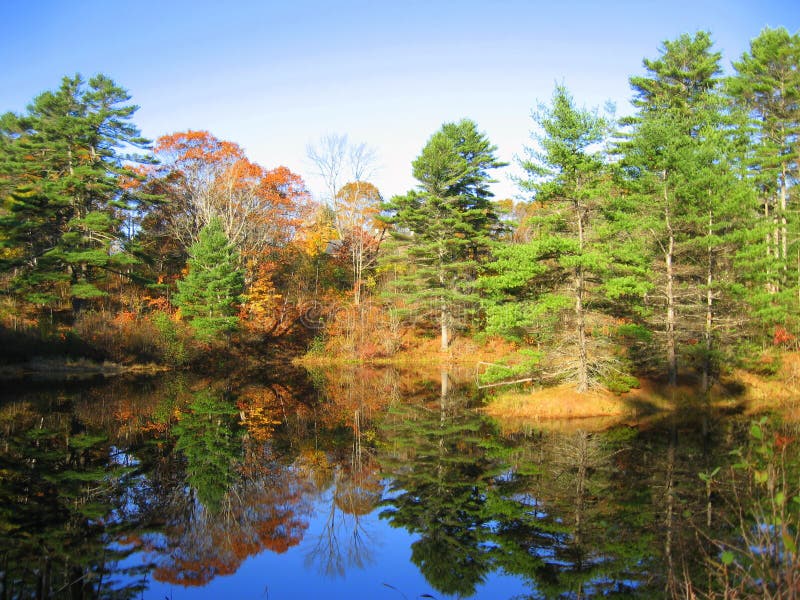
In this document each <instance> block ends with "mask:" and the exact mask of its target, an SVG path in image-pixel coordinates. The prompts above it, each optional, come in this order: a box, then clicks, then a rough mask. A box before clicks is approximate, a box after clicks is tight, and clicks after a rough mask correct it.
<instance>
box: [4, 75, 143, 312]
mask: <svg viewBox="0 0 800 600" xmlns="http://www.w3.org/2000/svg"><path fill="white" fill-rule="evenodd" d="M129 100H130V96H129V94H128V93H127V92H126V91H125V90H124V89H122V88H121V87H119V86H118V85H117V84H115V83H114V82H113V81H112V80H111V79H109V78H108V77H106V76H104V75H98V76H96V77H93V78H92V79H90V80H89V81H88V82H84V80H83V79H82V78H81V77H80V76H79V75H76V76H74V77H65V78H64V80H63V81H62V84H61V87H60V88H59V89H58V90H56V91H53V92H44V93H43V94H41V95H39V96H37V97H36V98H35V99H34V101H33V102H32V103H31V104H30V106H28V110H27V113H26V114H24V115H16V114H12V113H7V114H5V115H3V116H2V117H0V172H2V174H3V175H4V177H3V178H4V181H5V185H4V189H3V190H2V191H3V193H4V194H7V195H6V196H5V200H4V203H3V211H2V213H0V244H2V247H3V248H4V249H5V250H6V251H5V252H4V253H3V254H2V255H0V269H2V270H3V271H6V272H9V273H11V275H12V277H11V288H12V289H13V290H14V291H15V292H16V293H17V294H18V295H20V296H21V297H23V298H25V299H26V300H28V301H32V302H34V303H37V304H50V305H52V304H54V303H55V302H57V301H58V299H59V298H60V297H71V298H73V299H76V300H82V299H83V300H85V299H91V298H96V297H99V296H102V295H104V292H103V291H102V290H101V289H100V288H99V287H98V286H97V284H98V282H99V281H101V280H102V279H103V278H104V276H105V275H107V274H108V273H110V272H116V273H119V272H121V271H122V270H124V269H126V268H127V267H128V265H130V264H132V263H133V262H135V259H134V257H133V254H132V253H131V252H130V251H129V250H130V248H129V246H130V240H129V239H126V238H125V235H124V232H123V228H122V218H123V216H124V214H125V211H131V210H136V207H137V206H138V205H139V203H141V202H148V201H151V200H153V198H152V197H148V196H140V197H136V196H135V195H134V194H133V193H132V192H131V191H130V189H126V186H125V185H124V184H125V182H127V181H131V180H132V179H135V178H136V177H137V176H136V174H135V173H134V171H133V170H132V169H131V165H133V164H135V163H146V162H149V161H150V160H151V159H150V157H149V156H147V155H143V154H137V153H133V154H123V153H122V152H121V149H122V148H140V149H145V148H147V147H148V145H149V142H148V140H146V139H144V138H142V137H141V136H140V135H139V130H138V129H137V128H136V127H135V126H134V125H133V124H132V123H131V122H130V119H131V117H132V116H133V114H134V113H135V112H136V110H137V108H138V107H137V106H135V105H131V104H127V102H128V101H129ZM65 286H66V287H65Z"/></svg>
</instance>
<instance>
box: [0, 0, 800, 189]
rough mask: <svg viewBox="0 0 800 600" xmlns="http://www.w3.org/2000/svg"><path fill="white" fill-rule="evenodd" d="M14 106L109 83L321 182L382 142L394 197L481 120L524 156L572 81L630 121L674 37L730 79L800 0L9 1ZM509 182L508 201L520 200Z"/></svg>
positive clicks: (142, 122) (164, 121)
mask: <svg viewBox="0 0 800 600" xmlns="http://www.w3.org/2000/svg"><path fill="white" fill-rule="evenodd" d="M0 20H2V22H3V23H4V26H3V35H2V36H0V65H2V68H0V112H3V111H6V110H13V111H22V110H24V108H25V106H26V104H27V103H28V102H29V101H30V100H31V99H32V98H33V97H34V96H35V95H36V94H38V93H40V92H42V91H44V90H46V89H53V88H55V87H57V86H58V84H59V82H60V79H61V77H62V76H64V75H67V74H74V73H76V72H79V73H81V74H83V75H84V76H90V75H93V74H96V73H105V74H107V75H109V76H110V77H112V78H113V79H114V80H115V81H116V82H117V83H118V84H120V85H122V86H123V87H125V88H127V89H128V90H129V91H130V92H131V94H132V96H133V101H134V102H135V103H136V104H138V105H139V106H140V107H141V108H140V110H139V112H138V113H137V114H136V117H135V122H136V123H137V124H138V125H139V127H140V128H141V129H142V132H143V133H144V134H145V135H146V136H149V137H151V138H155V137H158V136H160V135H163V134H166V133H172V132H175V131H182V130H186V129H205V130H209V131H211V132H212V133H213V134H214V135H216V136H217V137H219V138H222V139H227V140H230V141H233V142H236V143H238V144H240V145H241V146H243V147H244V148H245V150H246V151H247V154H248V156H249V157H250V158H251V159H252V160H254V161H256V162H258V163H260V164H262V165H264V166H266V167H275V166H278V165H285V166H287V167H289V168H290V169H292V170H293V171H295V172H297V173H299V174H301V175H302V176H303V177H304V178H305V179H306V181H307V183H308V184H309V187H310V188H311V190H312V191H314V192H321V189H322V188H321V186H320V185H319V182H318V180H317V179H316V177H315V176H314V174H313V171H314V169H313V166H312V165H311V164H310V163H309V162H308V160H307V158H306V151H305V148H306V145H307V144H308V143H309V142H313V141H315V140H317V139H319V137H320V136H322V135H323V134H326V133H342V134H344V133H346V134H348V135H349V137H350V139H351V140H353V141H363V142H366V143H367V144H369V145H371V146H373V147H374V148H375V149H376V150H377V152H378V154H379V163H380V168H379V170H378V171H377V172H376V173H375V174H374V176H373V178H372V179H373V181H374V182H375V183H376V184H377V185H378V187H379V188H380V189H381V191H382V192H383V193H384V195H392V194H396V193H402V192H404V191H406V190H407V189H409V188H411V187H413V186H414V184H415V182H414V180H413V178H412V176H411V161H412V160H413V159H414V158H415V157H416V156H417V154H418V153H419V151H420V150H421V149H422V147H423V145H424V144H425V142H426V141H427V139H428V137H429V136H430V135H431V134H432V133H433V132H434V131H435V130H436V129H438V127H439V126H440V125H441V124H442V123H443V122H445V121H454V120H458V119H460V118H462V117H469V118H472V119H474V120H475V121H476V122H477V123H478V125H479V127H480V128H481V130H482V131H484V132H485V133H486V134H487V136H488V137H489V139H490V140H491V141H492V142H493V143H494V144H496V145H497V146H498V154H499V156H500V157H501V158H502V159H504V160H506V161H513V158H514V156H515V155H517V154H520V153H521V152H522V148H523V145H524V144H526V143H527V142H528V134H529V131H530V129H531V127H532V121H531V119H530V112H531V109H532V108H534V107H535V106H536V104H537V102H542V101H548V100H549V98H550V96H551V94H552V90H553V86H554V84H555V83H556V82H563V83H565V84H566V85H567V87H568V88H569V89H570V91H571V92H572V94H573V96H574V97H575V99H576V100H577V102H578V103H579V104H582V105H586V106H589V107H593V106H602V105H603V104H604V103H605V101H606V100H611V101H613V102H615V103H616V104H617V109H618V113H620V114H621V113H625V112H627V111H628V110H629V105H628V99H629V98H630V88H629V86H628V77H630V76H631V75H634V74H639V73H641V72H642V59H643V58H645V57H648V58H655V57H657V56H658V48H659V46H660V44H661V43H662V42H663V41H664V40H669V39H674V38H675V37H677V36H678V35H680V34H681V33H693V32H695V31H697V30H700V29H704V30H708V31H710V32H711V34H712V37H713V39H714V40H715V43H716V49H717V50H720V51H721V52H722V53H723V65H724V66H725V68H727V69H729V68H730V63H731V61H732V60H735V59H737V58H738V57H739V56H740V55H741V53H742V52H743V51H745V50H746V49H747V48H748V45H749V42H750V40H751V39H752V38H753V37H755V36H757V35H758V33H759V32H760V31H761V30H762V29H763V28H764V27H766V26H769V27H779V26H783V27H786V28H787V29H788V30H789V31H790V32H797V31H798V30H799V29H800V6H799V5H798V4H797V2H795V1H790V0H760V1H759V0H754V1H743V0H727V1H716V0H709V1H704V0H694V1H691V2H689V1H684V0H680V1H676V2H669V1H666V0H663V1H661V2H654V1H650V0H638V1H629V0H623V1H619V2H611V1H609V2H591V1H588V0H580V1H569V0H563V1H560V2H559V1H557V0H549V1H534V0H530V1H527V2H524V1H516V0H505V1H497V2H488V1H486V2H473V1H471V0H462V1H460V2H455V1H453V2H437V1H434V0H431V1H428V2H424V1H417V0H406V1H396V2H382V1H379V0H373V1H372V2H356V1H348V0H342V1H336V2H311V1H307V0H296V1H294V2H282V3H277V2H269V1H260V2H259V1H255V0H253V1H241V2H237V1H234V0H230V1H228V2H222V1H221V0H220V1H215V2H209V1H204V0H193V1H188V2H184V1H172V2H171V1H169V0H161V2H154V1H150V0H144V1H138V2H108V1H94V0H91V1H83V2H81V1H60V2H59V1H46V0H40V1H27V0H0ZM512 170H513V168H508V169H505V170H504V172H503V173H500V174H499V175H498V177H499V179H500V180H501V181H500V182H499V183H498V184H496V185H495V193H496V194H497V195H498V196H499V197H504V196H509V195H511V194H514V193H515V188H514V186H513V184H511V183H510V182H509V181H508V175H509V173H511V172H512Z"/></svg>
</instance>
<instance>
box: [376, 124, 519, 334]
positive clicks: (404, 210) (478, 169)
mask: <svg viewBox="0 0 800 600" xmlns="http://www.w3.org/2000/svg"><path fill="white" fill-rule="evenodd" d="M495 151H496V148H495V147H494V146H492V145H491V144H490V143H489V141H488V139H487V138H486V136H485V135H484V134H482V133H480V132H479V131H478V128H477V125H476V124H475V123H474V122H472V121H470V120H468V119H464V120H462V121H459V122H458V123H445V124H444V125H442V127H441V129H440V130H439V131H437V132H436V133H434V134H433V136H431V138H430V140H428V143H427V144H426V145H425V147H424V148H423V149H422V152H421V153H420V155H419V156H418V157H417V159H416V160H415V161H414V163H413V172H414V177H415V178H416V179H417V180H418V181H419V182H420V183H419V188H420V191H419V192H417V191H411V192H409V193H408V194H406V195H405V196H395V197H394V198H392V199H391V201H390V202H388V203H387V204H385V205H384V207H383V208H384V211H385V216H384V219H385V221H386V222H388V223H391V224H393V225H394V226H395V228H396V229H395V232H394V233H395V235H396V236H398V237H399V238H400V239H402V240H403V241H404V242H405V251H406V255H407V257H408V260H410V261H411V263H412V264H413V270H411V271H409V272H407V273H404V274H403V275H401V276H400V277H399V278H398V279H397V280H396V282H395V284H394V288H395V293H396V294H397V295H398V296H400V297H401V298H402V299H403V300H404V301H405V303H407V304H410V305H414V306H416V307H417V309H416V310H417V313H418V314H419V313H422V315H421V316H423V317H424V318H430V314H435V315H436V316H435V319H436V320H438V321H439V322H440V324H441V325H442V326H443V333H444V332H445V331H446V330H447V329H449V328H450V327H451V326H452V325H454V324H456V323H457V321H458V319H457V315H456V312H457V309H459V308H462V309H463V308H469V307H471V306H473V305H474V304H475V303H476V300H477V298H476V297H475V296H474V295H473V294H472V293H471V288H472V282H473V280H474V278H475V274H476V271H477V267H478V265H479V264H480V262H481V261H482V260H483V259H484V258H485V257H486V255H487V254H488V247H489V242H490V240H491V238H492V236H494V235H495V234H496V233H497V232H498V231H499V230H500V229H501V224H500V220H499V217H498V215H497V213H496V212H495V209H494V205H493V203H492V202H491V198H492V195H493V194H492V193H491V192H490V191H489V183H491V182H492V181H493V180H492V179H491V178H490V176H489V171H490V170H491V169H496V168H498V167H501V166H504V164H505V163H502V162H500V161H499V160H498V159H497V158H496V157H495V155H494V153H495ZM448 343H449V340H448V339H447V336H446V335H445V337H444V338H443V340H442V346H443V347H446V346H447V344H448Z"/></svg>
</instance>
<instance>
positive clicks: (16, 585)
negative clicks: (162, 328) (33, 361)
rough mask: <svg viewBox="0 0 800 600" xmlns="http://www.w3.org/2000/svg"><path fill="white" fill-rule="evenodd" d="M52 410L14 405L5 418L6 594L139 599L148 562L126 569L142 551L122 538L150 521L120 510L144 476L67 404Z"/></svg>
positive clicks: (0, 459)
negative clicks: (129, 491)
mask: <svg viewBox="0 0 800 600" xmlns="http://www.w3.org/2000/svg"><path fill="white" fill-rule="evenodd" d="M46 408H47V411H46V412H44V411H40V410H39V408H38V407H36V406H33V405H31V404H27V403H18V404H16V403H15V404H11V405H6V406H4V407H3V408H2V411H1V412H2V414H0V423H2V425H3V428H4V432H3V433H4V435H3V439H2V441H3V443H2V444H0V572H2V576H1V578H0V595H1V596H2V597H3V598H27V597H36V598H45V597H47V598H57V597H70V598H79V599H80V598H99V597H102V598H108V597H115V598H130V597H134V596H136V595H137V594H138V593H139V592H140V591H141V589H142V579H141V574H142V572H144V571H146V569H147V566H142V567H136V568H128V567H123V566H121V564H120V561H122V560H123V559H124V558H125V557H126V556H127V555H129V554H130V553H131V552H132V551H133V550H134V549H135V548H136V546H135V545H133V546H131V545H127V546H126V547H123V546H122V545H120V544H115V543H114V542H121V541H123V540H125V539H130V538H129V534H130V532H131V531H133V530H135V529H136V528H137V527H139V526H141V523H137V522H135V521H125V520H122V519H120V518H119V515H118V513H117V512H116V510H115V509H116V507H117V506H119V504H120V503H121V499H122V497H123V495H124V493H125V489H126V487H127V486H128V485H132V484H133V480H134V479H135V478H136V477H137V476H138V474H137V473H136V470H135V469H133V468H132V467H130V466H128V465H125V464H123V462H124V461H122V460H117V459H115V458H114V457H115V456H116V455H117V454H116V450H115V448H114V447H113V446H111V444H110V443H109V441H108V438H107V437H106V436H105V435H104V434H103V433H101V432H93V431H88V430H86V429H85V428H84V427H82V425H81V424H80V423H79V422H77V421H75V420H74V419H72V418H71V416H70V415H69V413H68V410H69V404H68V403H67V402H62V403H54V404H50V405H49V406H47V407H46ZM120 577H124V580H125V582H124V583H123V582H121V581H120Z"/></svg>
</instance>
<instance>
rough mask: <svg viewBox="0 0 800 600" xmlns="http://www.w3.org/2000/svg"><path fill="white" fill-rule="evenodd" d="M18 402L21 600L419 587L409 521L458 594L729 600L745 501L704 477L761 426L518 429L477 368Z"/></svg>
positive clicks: (15, 457)
mask: <svg viewBox="0 0 800 600" xmlns="http://www.w3.org/2000/svg"><path fill="white" fill-rule="evenodd" d="M312 383H313V385H312ZM0 402H1V403H0V432H1V433H2V438H1V439H0V507H2V508H1V509H0V597H2V598H21V597H67V596H69V597H71V598H107V597H121V598H125V597H140V596H142V595H143V594H144V593H146V592H147V593H152V594H153V595H154V597H159V594H160V597H162V598H163V597H164V594H161V591H160V590H162V588H160V587H159V586H160V585H162V584H169V585H173V586H180V587H185V588H192V589H195V590H199V589H201V588H203V589H204V588H208V587H209V586H211V585H212V584H214V583H215V582H216V581H217V580H218V579H219V578H220V576H223V575H226V576H231V577H234V578H236V577H239V572H240V570H241V567H242V565H243V564H244V562H245V561H246V560H247V559H249V558H259V559H260V558H262V557H265V556H267V555H269V556H274V557H278V556H283V557H286V558H285V560H284V561H283V562H281V563H279V564H280V565H286V566H285V567H279V568H286V569H289V568H292V569H294V568H300V569H304V570H303V572H302V573H295V576H296V577H299V578H300V579H301V580H302V581H303V582H304V585H306V586H307V587H308V590H311V589H318V590H320V593H323V594H324V593H325V590H330V589H331V588H329V586H330V585H332V584H331V583H330V582H331V581H334V580H335V581H339V582H340V583H337V584H336V585H341V586H347V585H348V582H349V581H351V580H352V575H353V574H354V573H365V574H371V577H373V579H375V580H376V581H379V582H381V583H382V584H383V586H384V587H383V588H382V589H383V591H388V592H393V593H394V594H395V595H396V593H397V592H399V593H405V594H409V593H416V591H417V589H419V585H420V584H419V583H411V582H409V583H408V584H407V585H409V586H412V585H413V586H415V587H413V588H409V589H401V588H400V587H398V586H397V585H396V583H397V577H399V575H397V576H396V575H395V573H400V572H405V571H403V569H404V568H405V567H404V566H403V565H400V564H398V563H397V562H396V561H397V558H396V553H394V554H393V553H392V552H391V551H392V550H393V548H392V547H391V545H392V540H395V539H401V538H399V537H392V534H391V531H397V532H406V537H405V538H403V539H407V540H408V541H407V542H404V543H407V544H408V548H407V549H408V553H409V555H410V556H409V558H410V561H411V564H412V565H413V568H414V569H416V571H417V573H418V574H420V575H421V578H422V579H421V580H420V581H424V582H425V585H427V586H430V587H429V588H426V593H430V594H432V595H435V596H436V597H446V596H453V597H471V596H472V597H498V595H500V596H501V597H502V594H503V593H505V594H506V595H507V596H510V595H514V596H515V597H518V598H522V597H531V598H540V597H547V598H557V597H561V598H573V597H574V598H578V597H590V596H597V595H623V596H629V597H642V598H648V597H653V596H657V597H661V596H667V597H670V596H671V597H678V596H683V595H686V594H687V593H688V592H689V591H692V590H697V589H701V590H702V592H703V593H704V594H705V595H707V596H709V597H713V596H714V594H715V593H716V591H717V589H718V588H717V587H715V586H716V585H717V583H716V581H715V580H713V579H712V577H711V576H710V571H709V569H708V568H707V563H708V561H709V560H715V559H718V557H719V550H718V549H719V547H720V546H719V544H718V543H717V542H718V541H719V540H723V539H731V538H730V536H731V535H734V536H735V535H736V531H735V527H732V526H735V525H737V524H736V523H731V520H730V519H728V518H727V516H728V515H726V512H725V511H726V510H727V508H726V507H727V506H729V505H730V500H731V498H734V497H736V496H734V495H733V491H735V490H734V489H733V488H726V487H725V486H723V485H722V484H721V483H720V482H719V481H716V480H715V481H711V480H708V481H705V480H702V479H701V478H700V477H698V474H699V473H700V472H708V473H710V472H712V469H713V468H714V467H715V466H720V465H724V464H730V463H731V462H733V459H731V458H730V455H729V451H730V450H731V449H733V448H734V447H737V446H739V445H741V444H742V443H744V441H745V440H746V439H747V432H748V427H747V425H746V424H744V423H743V422H741V421H737V420H732V419H723V418H718V417H713V416H709V415H704V418H705V425H704V426H702V427H701V426H698V425H696V424H695V422H694V421H692V420H682V419H681V418H680V417H677V416H675V417H672V418H670V419H667V420H665V421H664V422H663V423H653V422H650V423H648V424H647V425H646V426H638V427H633V426H624V427H616V428H614V429H607V430H605V431H601V432H588V431H581V430H577V429H575V428H573V429H571V430H566V431H557V430H553V431H544V430H540V431H529V432H528V433H526V434H523V433H514V434H509V433H501V432H500V431H499V429H498V427H497V426H496V424H495V423H494V422H492V421H491V420H489V419H487V418H485V417H484V416H483V415H482V414H481V412H480V411H479V410H477V409H478V408H479V406H480V403H481V400H480V398H478V397H476V395H475V390H474V388H473V386H472V385H471V384H470V382H469V381H468V380H461V379H459V378H458V377H453V376H451V374H449V373H446V372H443V373H433V374H430V373H428V374H424V375H421V374H409V373H399V372H398V371H394V370H388V369H387V370H369V369H359V370H352V371H346V370H342V371H339V372H337V373H313V374H312V376H311V378H310V381H309V380H306V379H304V378H303V376H302V375H301V374H297V373H295V374H293V376H292V377H291V378H287V377H281V378H275V377H273V376H271V375H269V374H266V375H265V374H261V375H260V376H259V377H251V378H249V379H243V380H242V383H238V381H234V380H233V379H231V380H228V381H225V382H214V381H208V380H197V379H192V378H189V377H187V376H169V377H161V378H157V379H151V380H147V381H144V382H142V381H138V382H130V383H125V382H124V381H122V380H115V381H113V382H110V383H106V384H97V385H93V386H89V387H80V386H72V387H64V388H62V389H59V390H57V391H39V392H36V391H34V390H30V389H28V390H26V391H24V392H16V393H14V392H12V391H10V390H7V397H6V398H4V399H2V400H0ZM776 439H778V438H776ZM780 439H781V440H782V442H781V444H782V446H781V452H782V453H783V454H781V456H782V457H783V458H784V459H786V456H787V455H786V451H787V450H786V449H787V448H789V449H790V454H789V455H788V457H789V458H790V459H791V460H787V462H788V463H791V465H793V467H792V468H796V466H797V453H796V451H795V450H794V448H793V447H792V446H790V445H789V444H790V442H791V439H790V438H789V437H786V436H784V437H783V438H780ZM787 440H789V441H787ZM776 443H777V442H776ZM762 456H763V452H762ZM726 461H727V462H726ZM792 472H794V471H792ZM787 505H788V504H787ZM376 516H380V519H377V518H376ZM784 520H785V519H784ZM788 531H789V534H793V533H794V534H796V532H794V531H793V530H792V529H791V528H790V529H789V530H788ZM726 536H727V537H726ZM790 542H791V539H790V540H789V542H787V543H790ZM788 547H789V546H787V548H788ZM783 552H784V555H785V553H786V550H784V551H783ZM296 556H297V557H298V558H299V560H295V558H294V557H296ZM389 557H392V558H389ZM276 560H277V558H276ZM289 565H300V566H292V567H290V566H289ZM302 565H305V566H304V567H303V566H302ZM326 582H327V583H326ZM384 582H390V583H391V585H390V584H389V583H384ZM241 585H244V582H242V583H241ZM503 586H505V587H503ZM262 587H263V584H262ZM342 589H344V590H346V591H347V593H348V594H350V595H352V596H353V597H360V596H363V595H364V591H363V590H362V589H356V588H352V589H350V588H346V587H345V588H342ZM720 589H721V588H720ZM501 590H502V591H501ZM506 590H508V591H507V592H506ZM369 595H370V596H377V595H378V593H377V592H375V593H370V594H369Z"/></svg>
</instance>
